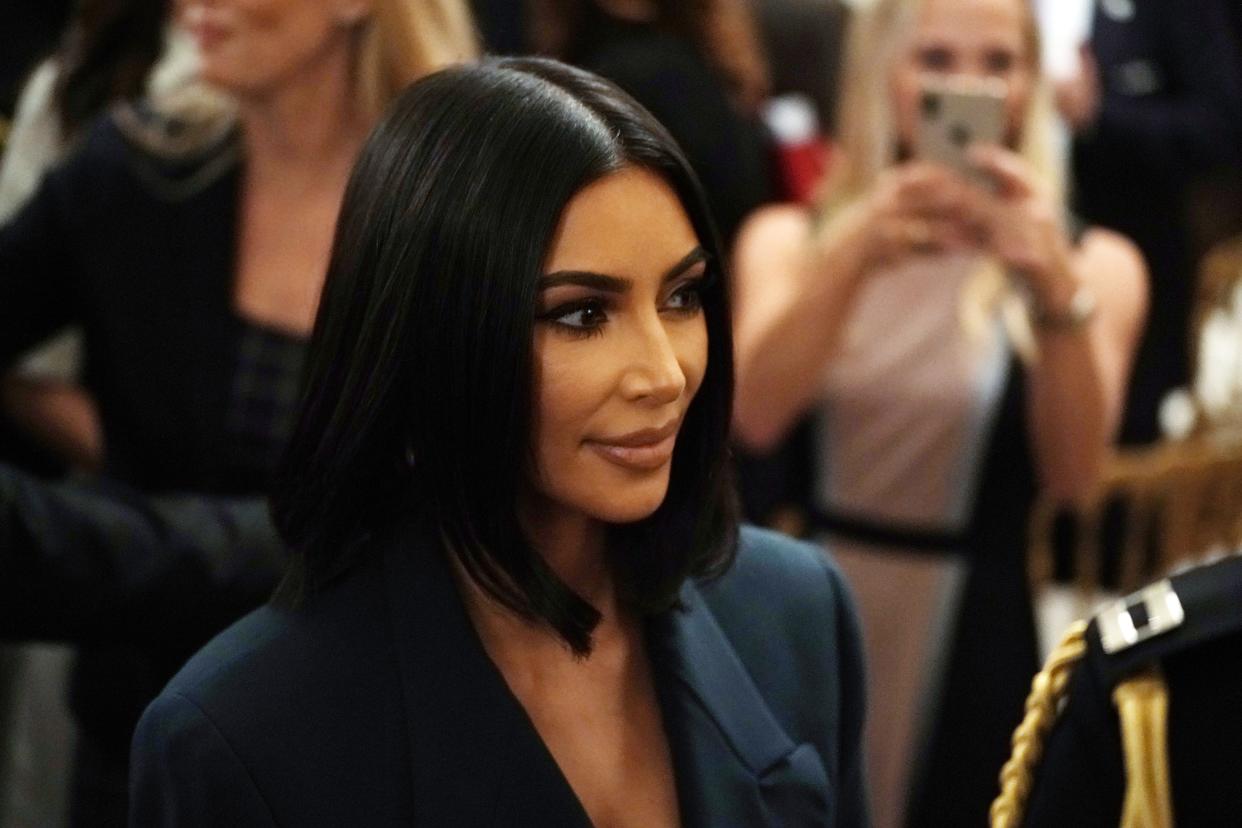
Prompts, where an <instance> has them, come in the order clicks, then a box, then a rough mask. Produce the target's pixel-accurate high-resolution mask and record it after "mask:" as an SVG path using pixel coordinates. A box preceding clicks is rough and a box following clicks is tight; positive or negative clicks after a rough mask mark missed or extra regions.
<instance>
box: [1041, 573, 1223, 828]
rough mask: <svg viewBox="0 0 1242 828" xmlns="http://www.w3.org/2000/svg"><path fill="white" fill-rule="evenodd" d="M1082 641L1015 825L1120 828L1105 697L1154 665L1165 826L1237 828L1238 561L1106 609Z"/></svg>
mask: <svg viewBox="0 0 1242 828" xmlns="http://www.w3.org/2000/svg"><path fill="white" fill-rule="evenodd" d="M1084 643H1085V645H1086V649H1085V653H1084V654H1083V656H1082V658H1081V660H1080V661H1079V662H1078V663H1077V664H1076V665H1075V666H1074V668H1073V673H1072V675H1071V677H1070V679H1069V683H1068V691H1067V693H1066V702H1065V705H1064V709H1063V710H1062V711H1061V713H1060V715H1059V716H1057V718H1056V724H1055V725H1054V726H1053V728H1052V730H1051V732H1050V733H1049V734H1048V736H1047V739H1046V742H1045V745H1044V752H1043V760H1042V762H1041V764H1040V766H1039V767H1038V768H1037V769H1036V770H1035V772H1034V775H1033V778H1032V788H1031V793H1030V798H1029V800H1028V803H1027V808H1026V817H1025V821H1023V822H1022V823H1021V824H1023V825H1026V826H1045V825H1047V826H1065V825H1073V826H1083V827H1084V828H1090V826H1109V828H1116V826H1117V825H1119V824H1121V813H1122V802H1123V799H1124V797H1125V793H1126V784H1127V779H1126V762H1125V757H1124V755H1123V748H1122V733H1121V729H1122V728H1121V722H1120V718H1119V715H1118V711H1117V707H1116V705H1115V703H1114V699H1113V694H1114V690H1115V688H1116V687H1117V686H1118V685H1119V684H1121V683H1122V682H1124V681H1126V680H1127V679H1128V678H1130V677H1132V676H1134V675H1135V674H1136V673H1137V672H1140V671H1142V670H1144V669H1146V668H1148V667H1150V666H1152V665H1154V666H1155V667H1156V669H1157V671H1158V674H1159V675H1160V676H1161V677H1162V678H1163V681H1164V684H1165V686H1166V687H1167V704H1168V708H1167V710H1168V712H1167V753H1168V764H1167V767H1168V771H1169V775H1168V778H1169V780H1170V783H1169V786H1168V787H1169V788H1170V789H1171V801H1172V815H1173V818H1174V820H1175V821H1176V823H1177V824H1178V825H1186V826H1216V825H1239V824H1242V777H1239V774H1238V770H1237V768H1238V766H1239V763H1240V762H1242V556H1237V555H1235V556H1231V557H1228V558H1225V559H1223V560H1220V561H1218V562H1216V563H1213V564H1209V565H1205V566H1200V567H1197V568H1194V569H1191V570H1188V571H1186V572H1183V573H1182V574H1179V575H1175V576H1174V577H1172V578H1171V579H1169V580H1167V581H1163V582H1160V583H1159V584H1157V585H1154V586H1153V587H1149V588H1148V589H1147V590H1144V591H1142V592H1139V593H1136V594H1135V595H1133V596H1131V597H1130V598H1127V599H1125V601H1124V602H1118V603H1117V604H1114V605H1112V606H1111V607H1109V608H1106V609H1105V610H1104V611H1102V612H1101V613H1100V614H1099V615H1097V616H1096V618H1095V619H1094V620H1093V621H1092V622H1091V625H1090V626H1089V627H1088V628H1087V631H1086V634H1085V639H1084Z"/></svg>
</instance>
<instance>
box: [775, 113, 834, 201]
mask: <svg viewBox="0 0 1242 828" xmlns="http://www.w3.org/2000/svg"><path fill="white" fill-rule="evenodd" d="M763 120H764V122H765V123H766V124H767V126H768V129H769V130H770V131H771V133H772V136H773V137H774V138H775V139H776V156H777V167H778V168H779V170H780V176H781V197H782V199H783V200H785V201H794V202H798V203H800V204H811V203H812V202H814V201H815V196H816V195H817V194H818V192H819V186H820V184H821V183H822V182H823V180H824V176H825V175H827V173H828V169H829V166H830V163H831V160H832V144H831V142H830V141H829V140H828V139H827V138H826V137H824V136H823V134H822V133H821V132H820V129H819V119H818V118H817V117H816V115H815V107H814V105H813V104H812V103H811V100H810V99H809V98H807V97H804V96H802V95H782V96H780V97H777V98H773V99H772V100H770V101H768V103H767V104H766V105H765V107H764V112H763Z"/></svg>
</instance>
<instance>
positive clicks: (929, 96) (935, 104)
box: [923, 92, 940, 119]
mask: <svg viewBox="0 0 1242 828" xmlns="http://www.w3.org/2000/svg"><path fill="white" fill-rule="evenodd" d="M939 116H940V96H939V95H937V94H936V93H934V92H925V93H924V94H923V117H924V118H928V119H931V118H938V117H939Z"/></svg>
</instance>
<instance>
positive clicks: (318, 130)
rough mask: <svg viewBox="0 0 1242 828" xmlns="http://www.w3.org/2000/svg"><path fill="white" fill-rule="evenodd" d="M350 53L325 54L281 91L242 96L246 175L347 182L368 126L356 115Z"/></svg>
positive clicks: (298, 181) (292, 181)
mask: <svg viewBox="0 0 1242 828" xmlns="http://www.w3.org/2000/svg"><path fill="white" fill-rule="evenodd" d="M350 63H351V59H350V51H349V50H348V49H346V48H338V49H335V50H334V51H332V52H330V53H328V54H325V55H323V56H321V57H320V58H319V59H318V60H316V61H314V62H313V63H311V64H310V65H308V66H305V67H303V68H302V69H300V70H299V71H298V72H297V73H296V74H295V75H294V76H292V77H290V78H289V79H288V80H287V81H286V82H285V83H282V84H280V85H279V86H278V87H276V88H274V89H272V90H269V91H266V92H264V93H263V94H262V95H254V96H242V98H241V100H240V101H239V107H238V108H239V114H240V118H241V124H242V136H243V142H244V149H245V158H246V166H247V177H248V178H249V179H250V180H251V181H255V180H258V181H283V182H285V183H288V184H292V185H294V186H297V185H298V184H301V183H303V182H305V181H306V180H307V179H312V180H313V179H318V180H320V181H323V180H324V179H329V180H330V179H331V178H337V177H339V178H340V179H341V183H342V186H343V179H344V178H345V177H346V176H347V175H348V172H349V170H350V168H351V167H352V166H353V162H354V159H355V157H356V156H357V154H358V150H359V149H360V148H361V146H362V142H363V141H364V140H365V138H366V133H367V130H368V128H369V126H370V124H369V122H368V120H367V118H366V117H365V116H364V115H363V113H361V112H359V111H358V107H357V105H356V102H355V97H356V96H355V95H354V94H353V92H354V90H353V88H352V81H351V78H352V72H351V67H350Z"/></svg>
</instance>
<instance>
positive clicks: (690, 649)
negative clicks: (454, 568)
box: [377, 524, 829, 826]
mask: <svg viewBox="0 0 1242 828" xmlns="http://www.w3.org/2000/svg"><path fill="white" fill-rule="evenodd" d="M436 547H438V543H436V542H435V541H434V540H432V539H431V538H430V537H428V535H427V533H426V532H425V531H424V530H420V529H419V528H417V527H415V526H413V525H410V524H407V526H406V527H405V528H404V529H402V530H400V531H399V532H397V533H396V534H395V535H394V537H393V538H392V539H391V540H390V541H388V542H387V543H386V544H385V545H384V549H383V561H384V570H385V573H384V574H385V589H386V592H387V599H388V607H389V614H390V618H391V622H392V630H393V634H394V646H395V650H396V653H397V662H398V670H399V673H400V679H401V684H402V692H403V695H404V699H405V705H406V711H405V713H406V721H407V723H408V728H409V738H410V752H411V767H412V768H413V769H415V770H414V777H413V796H414V815H415V820H416V823H417V824H419V825H461V826H484V825H487V826H504V825H514V826H517V825H557V826H589V825H590V821H589V818H588V817H587V815H586V812H585V810H584V809H583V808H582V805H581V803H580V802H579V801H578V799H577V797H576V796H575V795H574V793H573V790H572V789H571V788H570V786H569V783H568V782H567V781H566V779H565V777H564V774H562V773H561V771H560V768H559V767H558V766H557V764H556V761H555V760H554V759H553V758H552V755H551V753H550V752H549V751H548V749H547V747H546V745H544V743H543V741H542V740H541V739H540V737H539V735H538V732H537V731H536V730H535V727H534V724H533V723H532V722H531V721H530V718H529V717H528V716H527V715H526V711H525V710H524V709H523V708H522V706H521V704H520V703H519V702H518V700H517V699H516V697H515V696H514V695H513V694H512V692H511V691H510V690H509V688H508V685H507V684H506V683H505V681H504V678H503V676H502V675H501V674H500V671H499V670H498V669H497V668H496V666H495V665H494V664H493V663H492V661H491V659H490V658H489V657H488V656H487V654H486V652H485V651H484V649H483V645H482V642H481V641H480V640H479V637H478V635H477V633H476V632H475V630H474V627H473V625H472V624H471V622H470V619H469V616H468V615H467V613H466V610H465V606H464V604H463V602H462V600H461V598H460V595H459V593H458V591H457V587H456V584H455V583H454V581H453V578H452V575H451V573H450V572H449V568H448V564H447V562H446V561H445V560H444V558H443V556H442V555H441V554H440V553H439V552H438V551H437V549H436ZM377 551H379V550H377ZM681 604H682V606H681V608H679V609H674V610H670V611H668V612H665V613H663V614H661V615H659V616H657V617H655V618H653V619H652V620H651V621H650V622H649V624H648V627H647V641H648V647H649V650H650V657H651V659H652V666H653V672H654V673H655V677H656V685H657V691H658V693H659V697H660V703H661V707H662V711H663V716H664V725H665V732H666V734H667V736H668V739H669V745H670V750H671V752H672V757H673V762H674V771H675V774H676V777H677V788H678V799H679V804H680V808H681V816H682V822H683V825H685V826H696V825H702V826H718V825H729V824H744V825H765V824H777V823H781V824H791V823H789V822H787V821H785V819H784V817H783V816H781V813H782V812H781V810H780V806H781V803H780V802H777V803H776V806H777V807H776V810H773V802H772V798H773V796H776V797H777V799H778V800H781V799H783V800H791V797H790V796H789V795H788V790H787V789H788V788H789V785H788V784H786V783H787V781H788V780H785V779H784V776H785V775H787V774H788V773H790V772H791V762H790V757H791V756H792V757H794V759H795V761H794V762H793V763H792V772H793V775H794V777H795V779H794V782H795V783H796V784H795V787H797V785H801V786H802V787H803V788H808V787H809V789H810V790H809V792H805V793H807V796H809V797H810V799H812V800H814V799H816V797H817V796H818V797H819V798H820V799H822V797H823V793H824V790H825V789H826V786H827V781H826V776H825V775H824V772H823V768H822V765H820V763H819V759H818V755H817V754H814V752H813V751H811V755H810V756H801V758H799V756H800V755H801V754H800V750H799V747H798V746H796V745H795V744H794V743H793V741H792V740H791V739H790V738H789V736H788V735H787V734H786V733H785V732H784V730H783V729H782V728H781V727H780V725H779V724H778V723H777V721H776V719H775V718H774V717H773V715H772V712H771V711H770V710H769V709H768V706H767V705H766V703H765V702H764V700H763V698H762V697H761V696H760V694H759V691H758V690H757V689H756V687H755V684H754V682H753V681H752V680H751V678H750V676H749V675H748V673H747V672H746V669H745V667H744V666H743V665H742V663H741V661H740V660H739V659H738V656H737V654H736V652H735V651H734V650H733V647H732V646H731V645H730V644H729V641H728V639H727V638H726V637H725V635H724V633H723V632H722V630H721V629H720V627H719V626H718V625H717V623H716V620H715V618H714V617H713V615H712V613H711V610H710V609H709V608H708V606H707V604H706V603H705V602H704V600H703V597H702V595H701V594H700V592H699V590H698V589H697V588H696V587H695V585H694V584H692V583H689V582H688V583H686V584H685V585H683V588H682V590H681ZM803 747H806V746H803ZM801 753H805V751H802V752H801ZM808 762H809V765H810V767H804V766H806V765H808ZM808 775H809V777H810V778H807V777H808ZM807 796H800V797H799V796H794V797H792V800H793V801H796V802H798V803H799V805H798V808H799V809H798V811H797V813H798V814H799V815H800V816H799V821H798V822H796V823H792V824H817V825H818V824H829V823H827V821H826V814H827V811H826V807H824V808H821V809H820V810H819V811H818V818H816V819H815V820H814V821H813V822H807V823H804V822H802V821H801V815H805V813H808V812H807V811H806V808H805V806H806V804H807V803H806V800H807ZM820 804H822V803H820ZM814 809H815V804H814V803H812V811H814Z"/></svg>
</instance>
